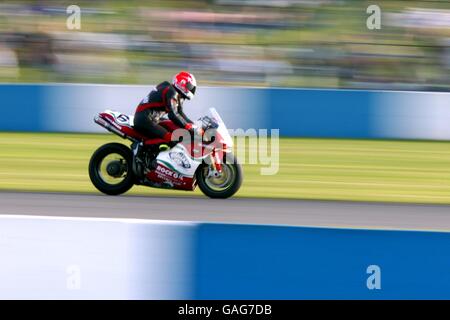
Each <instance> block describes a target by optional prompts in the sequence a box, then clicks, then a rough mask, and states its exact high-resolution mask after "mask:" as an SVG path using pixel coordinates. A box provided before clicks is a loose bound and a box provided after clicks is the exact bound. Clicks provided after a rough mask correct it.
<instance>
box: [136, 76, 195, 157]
mask: <svg viewBox="0 0 450 320" xmlns="http://www.w3.org/2000/svg"><path fill="white" fill-rule="evenodd" d="M196 89H197V81H196V80H195V77H194V75H193V74H191V73H189V72H186V71H181V72H179V73H177V74H176V75H175V76H174V77H173V79H172V83H170V82H168V81H164V82H162V83H160V84H158V85H157V86H156V87H155V88H154V89H153V90H152V91H151V92H150V93H149V94H148V95H147V96H146V97H145V98H144V99H143V100H142V101H141V102H140V103H139V105H138V106H137V108H136V112H135V115H134V128H135V129H136V130H137V131H138V132H139V133H141V134H143V135H144V136H146V137H148V138H161V139H163V140H164V141H165V144H162V145H161V146H160V150H167V149H168V148H169V147H173V146H174V145H175V144H176V143H177V142H178V141H172V132H171V131H169V130H167V129H166V128H164V127H163V126H161V125H159V124H158V123H159V121H160V119H161V117H162V116H164V115H165V114H167V115H168V116H169V119H170V120H172V122H173V123H174V124H175V125H177V126H178V127H180V128H184V129H186V130H189V131H190V132H191V134H199V135H201V134H202V130H201V128H198V127H196V126H195V125H194V123H193V122H192V121H191V120H190V119H189V118H188V117H187V116H186V115H185V114H184V112H183V103H184V101H185V99H188V100H191V99H192V98H193V97H194V95H195V91H196ZM136 152H137V151H136Z"/></svg>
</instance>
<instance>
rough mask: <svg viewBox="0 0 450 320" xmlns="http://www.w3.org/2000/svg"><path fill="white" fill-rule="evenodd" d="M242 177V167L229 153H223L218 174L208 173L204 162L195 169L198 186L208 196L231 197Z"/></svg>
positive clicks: (239, 184)
mask: <svg viewBox="0 0 450 320" xmlns="http://www.w3.org/2000/svg"><path fill="white" fill-rule="evenodd" d="M242 179H243V173H242V167H241V165H240V164H239V163H238V162H237V161H236V160H235V158H234V156H233V155H232V154H231V153H227V154H226V155H225V159H224V161H223V164H222V172H221V174H220V175H218V176H213V175H210V167H209V165H208V164H206V163H203V164H202V165H201V167H200V168H199V169H198V171H197V182H198V186H199V187H200V190H202V192H203V193H204V194H205V195H207V196H208V197H210V198H222V199H224V198H229V197H231V196H232V195H234V194H235V193H236V192H237V191H238V190H239V188H240V187H241V184H242Z"/></svg>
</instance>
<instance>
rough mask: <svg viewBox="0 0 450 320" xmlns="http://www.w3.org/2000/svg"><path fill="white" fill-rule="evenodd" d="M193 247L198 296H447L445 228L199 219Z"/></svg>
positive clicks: (449, 240) (449, 261)
mask: <svg viewBox="0 0 450 320" xmlns="http://www.w3.org/2000/svg"><path fill="white" fill-rule="evenodd" d="M196 247H197V251H198V252H197V261H196V263H195V265H196V266H197V268H196V272H195V274H196V282H195V283H196V288H195V298H197V299H449V298H450V251H449V248H450V233H438V232H419V231H381V230H352V229H325V228H305V227H281V226H280V227H276V226H255V225H230V224H203V225H200V226H199V231H198V236H197V244H196ZM371 265H376V266H378V267H379V268H380V270H379V271H380V272H379V275H380V277H379V280H380V281H379V284H380V289H372V290H369V288H368V286H367V279H368V278H369V277H370V276H371V275H372V273H373V271H370V272H369V274H368V273H367V268H368V267H369V266H371ZM369 282H370V283H372V281H369Z"/></svg>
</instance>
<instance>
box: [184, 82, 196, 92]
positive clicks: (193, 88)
mask: <svg viewBox="0 0 450 320" xmlns="http://www.w3.org/2000/svg"><path fill="white" fill-rule="evenodd" d="M186 88H187V89H188V90H189V91H190V92H192V94H195V90H196V89H197V87H196V86H194V85H193V84H192V83H191V82H188V83H187V84H186Z"/></svg>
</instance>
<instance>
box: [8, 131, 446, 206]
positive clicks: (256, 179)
mask: <svg viewBox="0 0 450 320" xmlns="http://www.w3.org/2000/svg"><path fill="white" fill-rule="evenodd" d="M111 141H119V142H123V143H127V141H125V140H121V139H120V138H116V137H114V136H113V135H111V134H105V135H103V134H97V135H94V134H34V133H0V189H3V190H27V191H60V192H97V191H96V190H95V188H94V187H93V186H92V184H91V182H90V180H89V177H88V173H87V167H88V162H89V158H90V156H91V154H92V153H93V152H94V151H95V149H96V148H98V147H99V146H100V145H102V144H104V143H107V142H111ZM261 167H262V166H261V165H250V164H248V165H244V174H245V177H244V184H243V186H242V188H241V190H240V191H239V193H238V194H237V196H241V197H263V198H264V197H270V198H296V199H329V200H354V201H391V202H414V203H450V142H423V141H369V140H337V139H281V141H280V165H279V171H278V173H277V174H275V175H269V176H265V175H261V174H260V169H261ZM130 193H134V194H148V195H162V194H168V195H192V194H195V195H201V192H200V191H199V190H196V191H195V192H194V193H191V192H182V191H171V190H159V189H153V188H146V187H134V188H133V189H132V190H131V191H130Z"/></svg>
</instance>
